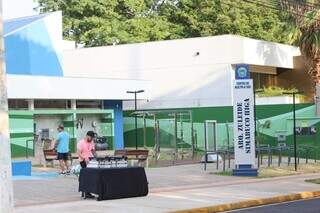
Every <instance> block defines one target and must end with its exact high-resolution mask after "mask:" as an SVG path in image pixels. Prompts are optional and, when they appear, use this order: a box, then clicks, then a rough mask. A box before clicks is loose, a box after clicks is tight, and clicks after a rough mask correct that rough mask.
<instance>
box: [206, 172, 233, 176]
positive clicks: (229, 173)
mask: <svg viewBox="0 0 320 213" xmlns="http://www.w3.org/2000/svg"><path fill="white" fill-rule="evenodd" d="M209 174H213V175H222V176H232V171H222V172H210V173H209Z"/></svg>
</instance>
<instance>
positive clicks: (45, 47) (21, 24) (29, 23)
mask: <svg viewBox="0 0 320 213" xmlns="http://www.w3.org/2000/svg"><path fill="white" fill-rule="evenodd" d="M4 37H5V39H4V42H5V58H6V68H7V73H8V74H19V75H44V76H63V70H62V52H61V49H62V46H61V45H62V14H61V12H54V13H49V14H44V15H37V16H30V17H25V18H17V19H11V20H7V21H5V23H4Z"/></svg>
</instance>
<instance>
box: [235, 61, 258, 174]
mask: <svg viewBox="0 0 320 213" xmlns="http://www.w3.org/2000/svg"><path fill="white" fill-rule="evenodd" d="M235 71H236V75H235V78H236V79H235V80H234V84H233V119H234V151H235V164H236V166H237V167H241V165H246V166H248V165H251V168H253V167H254V165H255V135H254V130H255V122H254V99H253V95H254V94H253V81H252V79H249V70H248V66H246V65H238V66H236V70H235Z"/></svg>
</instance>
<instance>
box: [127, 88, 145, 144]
mask: <svg viewBox="0 0 320 213" xmlns="http://www.w3.org/2000/svg"><path fill="white" fill-rule="evenodd" d="M143 92H144V90H135V91H127V93H130V94H134V111H137V94H138V93H143ZM134 126H135V138H136V149H138V121H137V114H135V115H134Z"/></svg>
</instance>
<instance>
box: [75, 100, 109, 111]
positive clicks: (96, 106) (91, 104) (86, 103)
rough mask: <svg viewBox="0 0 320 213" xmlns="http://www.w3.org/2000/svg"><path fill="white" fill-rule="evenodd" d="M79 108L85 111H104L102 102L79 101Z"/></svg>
mask: <svg viewBox="0 0 320 213" xmlns="http://www.w3.org/2000/svg"><path fill="white" fill-rule="evenodd" d="M77 108H80V109H81V108H82V109H83V108H85V109H92V108H94V109H103V104H102V101H101V100H78V101H77Z"/></svg>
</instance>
